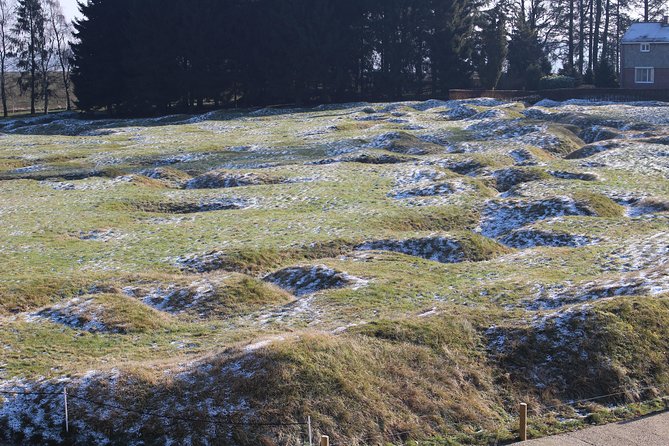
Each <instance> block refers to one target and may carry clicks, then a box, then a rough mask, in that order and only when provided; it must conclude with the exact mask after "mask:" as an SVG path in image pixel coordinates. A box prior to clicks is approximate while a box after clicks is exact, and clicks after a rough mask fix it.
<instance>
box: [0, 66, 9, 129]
mask: <svg viewBox="0 0 669 446" xmlns="http://www.w3.org/2000/svg"><path fill="white" fill-rule="evenodd" d="M1 71H2V72H1V73H0V95H2V115H3V116H4V117H5V118H6V117H7V116H9V110H8V109H7V85H6V84H7V80H6V74H7V73H6V72H5V60H4V58H3V60H2V67H1Z"/></svg>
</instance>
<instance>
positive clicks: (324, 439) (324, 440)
mask: <svg viewBox="0 0 669 446" xmlns="http://www.w3.org/2000/svg"><path fill="white" fill-rule="evenodd" d="M321 446H330V437H328V436H327V435H321Z"/></svg>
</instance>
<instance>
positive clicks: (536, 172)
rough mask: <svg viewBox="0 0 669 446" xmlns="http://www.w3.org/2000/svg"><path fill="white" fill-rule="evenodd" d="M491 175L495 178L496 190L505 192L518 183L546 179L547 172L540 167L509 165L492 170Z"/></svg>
mask: <svg viewBox="0 0 669 446" xmlns="http://www.w3.org/2000/svg"><path fill="white" fill-rule="evenodd" d="M492 176H493V178H495V182H496V187H497V190H498V191H500V192H507V191H508V190H510V189H511V188H513V187H514V186H517V185H518V184H521V183H529V182H532V181H539V180H542V179H546V178H547V177H548V174H546V172H544V171H543V170H540V169H526V168H525V169H523V168H518V167H510V168H506V169H501V170H497V171H495V172H493V174H492Z"/></svg>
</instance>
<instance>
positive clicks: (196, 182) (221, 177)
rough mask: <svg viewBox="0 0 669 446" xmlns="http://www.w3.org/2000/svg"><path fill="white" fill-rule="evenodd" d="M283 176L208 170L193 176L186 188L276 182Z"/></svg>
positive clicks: (280, 180) (281, 180) (254, 184)
mask: <svg viewBox="0 0 669 446" xmlns="http://www.w3.org/2000/svg"><path fill="white" fill-rule="evenodd" d="M283 181H284V178H281V177H275V176H272V175H269V174H265V173H262V174H260V173H254V172H249V173H239V172H230V171H227V170H217V171H214V172H209V173H206V174H204V175H200V176H199V177H196V178H193V179H192V180H189V181H188V182H187V183H186V188H187V189H219V188H228V187H243V186H257V185H261V184H278V183H281V182H283Z"/></svg>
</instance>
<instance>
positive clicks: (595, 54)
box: [592, 0, 602, 69]
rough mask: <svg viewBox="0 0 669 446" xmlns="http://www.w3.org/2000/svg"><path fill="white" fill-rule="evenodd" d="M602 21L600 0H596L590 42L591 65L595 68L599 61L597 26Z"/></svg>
mask: <svg viewBox="0 0 669 446" xmlns="http://www.w3.org/2000/svg"><path fill="white" fill-rule="evenodd" d="M601 22H602V0H597V12H596V13H595V30H594V36H593V43H592V67H593V69H595V68H596V67H597V64H598V63H599V37H600V36H599V26H600V24H601Z"/></svg>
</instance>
